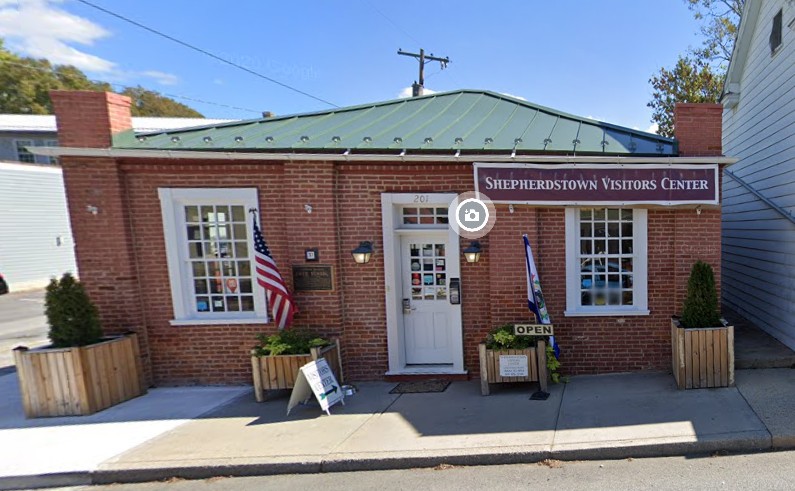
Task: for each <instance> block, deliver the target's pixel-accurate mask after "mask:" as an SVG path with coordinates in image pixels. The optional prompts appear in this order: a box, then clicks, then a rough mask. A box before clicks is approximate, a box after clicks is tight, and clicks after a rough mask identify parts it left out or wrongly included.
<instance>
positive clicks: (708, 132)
mask: <svg viewBox="0 0 795 491" xmlns="http://www.w3.org/2000/svg"><path fill="white" fill-rule="evenodd" d="M722 124H723V106H722V105H720V104H696V103H689V102H688V103H677V104H676V105H675V106H674V136H675V137H676V139H677V140H679V155H680V156H682V157H702V156H703V157H713V156H720V155H723V146H722V142H721V131H722Z"/></svg>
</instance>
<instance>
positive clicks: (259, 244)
mask: <svg viewBox="0 0 795 491" xmlns="http://www.w3.org/2000/svg"><path fill="white" fill-rule="evenodd" d="M254 259H256V262H257V264H256V268H255V269H256V272H257V282H258V283H259V284H260V286H262V287H263V288H264V289H265V297H266V298H267V299H268V309H269V310H270V311H271V312H272V313H273V319H274V321H275V322H276V324H277V325H278V326H279V329H284V328H286V327H290V324H292V322H293V314H295V313H296V311H297V310H298V309H296V308H295V303H294V302H293V296H292V295H290V292H289V291H288V290H287V285H285V284H284V280H283V279H282V275H280V274H279V268H277V267H276V261H274V260H273V257H272V256H271V251H270V249H268V245H267V244H265V239H264V238H263V237H262V232H261V231H260V229H259V227H258V226H257V220H256V218H255V219H254Z"/></svg>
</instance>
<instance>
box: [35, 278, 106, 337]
mask: <svg viewBox="0 0 795 491" xmlns="http://www.w3.org/2000/svg"><path fill="white" fill-rule="evenodd" d="M44 308H45V309H44V314H45V315H46V316H47V322H48V323H49V324H50V332H49V338H50V341H51V342H52V345H53V347H54V348H68V347H73V346H86V345H89V344H94V343H96V342H98V341H99V340H100V338H101V337H102V327H101V325H100V322H99V313H98V312H97V308H96V307H95V306H94V304H93V303H92V302H91V299H89V298H88V294H87V293H86V290H85V288H83V285H81V284H80V282H79V281H77V280H76V279H75V277H74V276H72V275H71V274H69V273H66V274H64V275H63V277H62V278H61V280H60V281H59V280H58V279H56V278H53V279H52V280H51V281H50V284H49V285H48V286H47V293H46V295H45V298H44Z"/></svg>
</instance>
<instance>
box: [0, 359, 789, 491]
mask: <svg viewBox="0 0 795 491" xmlns="http://www.w3.org/2000/svg"><path fill="white" fill-rule="evenodd" d="M394 385H395V384H394V383H368V384H361V385H360V386H359V392H358V393H357V394H356V395H355V396H352V397H350V398H348V399H347V400H346V405H345V406H334V407H333V408H332V415H331V416H326V415H325V414H324V413H322V412H321V411H320V410H319V408H318V407H317V406H316V405H315V404H314V403H311V404H309V405H307V406H299V407H298V408H296V409H294V410H293V412H292V413H291V415H290V416H289V417H288V416H285V410H286V405H287V394H286V393H285V394H280V395H279V396H278V397H276V398H274V399H272V400H270V401H268V402H265V403H260V404H258V403H256V402H254V397H253V395H252V393H251V390H250V389H243V390H244V393H241V392H240V389H220V388H204V389H202V388H195V389H156V390H153V391H151V392H150V394H149V395H147V396H144V397H142V398H139V399H137V400H134V401H129V402H128V403H125V404H132V403H136V404H139V406H140V407H139V409H141V410H143V409H144V408H146V410H147V411H148V414H149V416H147V417H145V418H135V422H138V423H142V424H144V427H145V426H146V424H147V423H154V422H156V421H159V420H161V419H166V420H168V421H169V422H170V423H172V425H171V426H170V427H169V428H165V429H162V431H157V430H155V429H154V427H153V429H152V430H151V431H150V432H149V433H146V432H145V431H144V430H143V428H144V427H141V435H140V441H138V442H135V441H132V440H127V441H126V443H125V444H126V445H127V447H126V448H125V449H121V448H114V450H118V452H117V454H116V455H114V456H111V455H107V454H105V457H106V458H105V459H104V460H102V461H101V462H96V465H95V466H94V467H93V468H90V467H91V466H86V465H83V466H82V467H81V468H74V469H73V470H74V471H75V473H73V474H69V470H68V465H67V463H64V462H59V461H57V460H49V461H48V462H41V466H40V468H39V469H30V470H29V471H28V472H29V474H28V475H27V476H26V479H27V481H26V484H27V485H28V486H32V485H34V484H36V483H37V482H39V481H36V479H41V478H42V477H41V473H44V472H49V473H51V475H50V476H49V483H50V484H52V483H54V482H57V480H56V479H57V478H66V477H72V478H79V480H77V481H73V482H83V483H85V482H94V483H108V482H132V481H146V480H153V479H164V478H168V477H175V476H176V477H185V478H204V477H212V476H218V475H256V474H275V473H307V472H324V471H327V472H332V471H347V470H362V469H367V470H372V469H395V468H408V467H420V466H434V465H437V464H440V463H449V464H459V465H466V464H497V463H516V462H533V461H538V460H542V459H546V458H554V459H561V460H569V459H597V458H598V459H605V458H623V457H644V456H663V455H682V454H704V453H711V452H715V451H719V450H728V451H736V452H747V451H757V450H766V449H773V448H794V447H795V421H793V420H792V419H791V418H790V415H791V414H792V413H793V411H795V370H789V369H769V370H749V371H739V372H738V373H737V387H736V388H729V389H707V390H691V391H678V390H676V389H675V387H674V381H673V378H672V377H671V376H670V375H667V374H626V375H603V376H588V377H585V376H583V377H574V378H572V380H571V382H570V383H569V384H567V385H557V386H552V388H551V396H550V398H549V399H548V400H546V401H533V400H529V399H528V396H529V394H530V391H531V388H532V386H531V385H529V384H519V385H514V386H494V390H493V392H492V395H491V396H488V397H483V396H481V395H480V388H479V383H478V382H454V383H452V384H451V385H450V387H448V389H447V390H446V391H445V392H442V393H428V394H403V395H396V394H389V390H390V389H391V388H392V387H394ZM169 390H174V391H179V390H182V391H202V390H207V391H212V390H217V391H223V390H228V391H231V392H229V393H226V394H225V397H227V400H223V398H222V397H219V398H218V400H216V401H214V405H216V406H217V407H216V408H215V409H213V410H211V411H210V412H207V413H205V414H204V415H202V416H200V417H198V418H195V419H192V420H190V421H188V422H184V420H183V419H179V420H177V419H176V418H175V419H169V418H158V417H157V416H156V414H154V413H156V412H157V411H155V410H154V409H152V408H151V402H149V401H153V398H154V397H163V399H162V400H163V402H164V404H165V400H166V399H169V398H170V399H171V400H172V402H173V404H179V403H180V400H182V399H183V398H184V397H186V396H185V394H186V393H187V392H185V393H183V394H179V393H177V392H174V393H171V394H169V393H167V392H165V391H169ZM235 390H236V391H237V392H236V393H235V392H234V391H235ZM197 393H198V392H197ZM161 394H162V395H161ZM219 394H220V392H219ZM229 397H231V400H229V399H228V398H229ZM225 402H226V403H225ZM119 407H121V406H119ZM169 407H170V406H169V405H168V404H165V405H164V408H169ZM6 408H7V406H5V407H4V408H3V409H6ZM195 409H196V410H198V409H199V408H195ZM112 410H113V409H111V410H109V411H112ZM109 411H106V412H105V413H107V412H109ZM19 412H20V413H21V409H19ZM102 414H103V415H104V413H102ZM128 414H129V413H128ZM133 414H134V413H133ZM59 419H66V418H59ZM72 419H73V418H72ZM23 421H24V420H23ZM36 421H41V420H36ZM44 421H53V420H44ZM83 421H84V420H83V419H81V420H80V424H79V426H71V427H70V428H82V427H83V424H84V423H83ZM176 421H179V422H178V423H177V424H173V423H176ZM22 426H23V425H22V424H19V425H17V426H16V427H15V428H17V429H15V430H12V431H17V432H20V436H19V437H18V440H17V441H19V442H21V441H24V440H25V439H24V437H23V435H24V434H26V433H27V432H29V431H33V430H41V429H42V428H31V427H26V428H23V427H22ZM30 426H35V423H30ZM40 426H41V425H40ZM88 426H89V427H90V426H91V424H90V423H89V424H88ZM45 427H46V428H47V429H48V430H52V431H59V430H61V427H59V426H57V425H46V426H45ZM4 431H6V430H0V440H3V441H4V445H3V447H5V446H6V445H5V441H6V440H4V436H5V435H4V434H3V432H4ZM115 432H116V430H115V429H114V428H113V427H108V428H107V429H106V438H108V439H115V438H116V436H115ZM144 433H145V434H144ZM79 434H80V435H81V436H80V438H81V439H83V438H85V437H83V436H82V435H83V432H82V431H80V432H79ZM89 434H90V432H89ZM76 435H77V433H76V434H75V436H76ZM153 435H158V436H154V438H153V437H152V436H153ZM40 443H41V444H43V441H41V442H40ZM61 444H65V442H61ZM29 446H30V445H29ZM125 450H126V451H125ZM61 454H63V452H62V453H61ZM51 455H52V458H57V452H56V451H52V454H51ZM62 457H63V455H62ZM15 458H18V457H15V456H14V455H13V452H9V455H2V456H0V461H2V459H11V462H10V463H9V462H4V464H5V465H4V466H3V467H2V469H1V470H2V473H3V474H5V475H6V477H5V478H4V477H0V489H2V488H3V486H6V488H8V484H10V483H13V482H14V481H12V480H11V479H10V475H9V474H8V472H9V471H10V470H12V469H14V468H15V467H14V464H13V461H14V459H15ZM95 460H97V459H95ZM92 462H93V461H92ZM35 472H38V474H36V473H35ZM53 473H56V474H54V475H53ZM22 477H23V476H19V475H17V476H16V479H17V482H20V481H19V480H20V479H21V478H22ZM40 482H42V483H44V482H45V481H40Z"/></svg>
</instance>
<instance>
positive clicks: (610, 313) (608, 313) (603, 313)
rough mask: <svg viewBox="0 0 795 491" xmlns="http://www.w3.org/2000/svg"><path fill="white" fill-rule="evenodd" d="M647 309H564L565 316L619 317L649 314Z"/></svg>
mask: <svg viewBox="0 0 795 491" xmlns="http://www.w3.org/2000/svg"><path fill="white" fill-rule="evenodd" d="M650 313H651V312H650V311H649V310H566V311H564V312H563V315H564V316H565V317H620V316H641V315H649V314H650Z"/></svg>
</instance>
